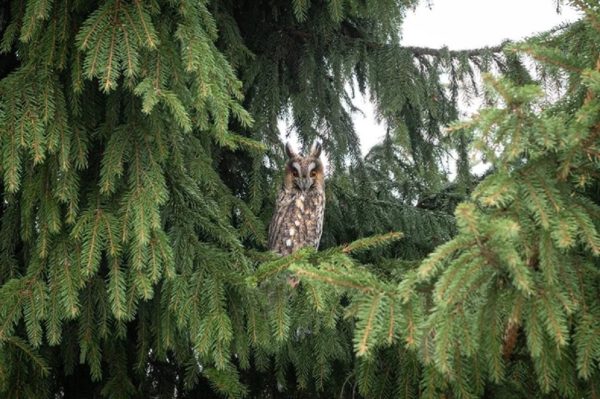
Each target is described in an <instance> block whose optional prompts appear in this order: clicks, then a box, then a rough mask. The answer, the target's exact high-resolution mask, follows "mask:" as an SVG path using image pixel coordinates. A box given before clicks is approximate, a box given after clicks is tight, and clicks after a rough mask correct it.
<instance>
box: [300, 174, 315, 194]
mask: <svg viewBox="0 0 600 399" xmlns="http://www.w3.org/2000/svg"><path fill="white" fill-rule="evenodd" d="M297 185H298V188H300V190H302V191H303V192H306V191H308V189H309V188H311V187H312V185H313V179H311V178H310V177H305V178H303V179H297Z"/></svg>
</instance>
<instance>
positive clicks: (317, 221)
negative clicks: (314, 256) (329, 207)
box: [305, 190, 325, 249]
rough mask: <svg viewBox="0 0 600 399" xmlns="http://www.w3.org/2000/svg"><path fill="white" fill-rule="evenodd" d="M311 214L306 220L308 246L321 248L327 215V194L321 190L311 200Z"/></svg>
mask: <svg viewBox="0 0 600 399" xmlns="http://www.w3.org/2000/svg"><path fill="white" fill-rule="evenodd" d="M310 201H311V205H310V208H309V214H308V215H307V218H306V220H305V223H308V226H307V229H306V230H307V231H306V233H307V237H306V238H307V244H308V245H312V246H314V247H315V248H316V249H318V248H319V243H320V241H321V235H322V234H323V217H324V215H325V193H324V192H323V191H321V190H318V191H316V192H315V194H314V196H313V197H312V198H311V199H310Z"/></svg>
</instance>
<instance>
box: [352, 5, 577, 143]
mask: <svg viewBox="0 0 600 399" xmlns="http://www.w3.org/2000/svg"><path fill="white" fill-rule="evenodd" d="M427 3H428V2H427V0H421V5H420V6H419V7H417V9H416V10H415V11H414V12H408V13H407V15H406V18H405V21H404V24H403V26H402V31H403V37H402V44H403V45H406V46H421V47H434V48H439V47H443V46H448V48H450V49H452V50H462V49H469V48H478V47H483V46H494V45H497V44H500V43H501V42H502V41H503V40H505V39H511V40H519V39H522V38H525V37H528V36H531V35H533V34H535V33H539V32H543V31H545V30H548V29H551V28H553V27H555V26H557V25H560V24H562V23H565V22H573V21H575V20H577V19H579V18H580V14H579V13H578V12H577V11H576V10H574V9H573V8H571V7H569V6H568V5H564V6H563V7H562V9H561V14H557V13H556V7H555V1H554V0H430V1H429V3H430V5H431V7H428V5H427ZM356 105H357V106H358V107H359V108H360V109H362V110H363V112H364V113H365V116H364V117H363V116H361V115H359V114H357V115H355V117H354V122H355V127H356V131H357V133H358V135H359V137H360V140H361V147H362V152H363V154H366V153H367V152H368V150H369V149H370V148H371V147H372V146H373V145H375V144H377V143H378V142H379V141H381V139H382V137H383V135H384V134H385V127H384V126H382V125H380V124H377V123H376V121H375V117H374V112H373V107H372V105H371V104H370V103H369V102H367V101H365V99H364V98H360V97H357V98H356Z"/></svg>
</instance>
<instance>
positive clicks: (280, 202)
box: [269, 190, 293, 250]
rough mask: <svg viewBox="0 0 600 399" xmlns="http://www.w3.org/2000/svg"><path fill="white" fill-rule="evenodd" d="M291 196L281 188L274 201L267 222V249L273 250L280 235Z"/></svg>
mask: <svg viewBox="0 0 600 399" xmlns="http://www.w3.org/2000/svg"><path fill="white" fill-rule="evenodd" d="M292 200H293V199H292V196H291V195H290V194H289V193H288V192H286V191H285V190H281V191H280V192H279V195H278V196H277V201H276V202H275V212H274V213H273V218H272V219H271V223H270V224H269V249H270V250H275V249H276V247H277V242H278V237H280V235H281V227H282V226H283V225H284V221H285V218H286V214H287V213H288V208H289V205H290V203H291V202H292Z"/></svg>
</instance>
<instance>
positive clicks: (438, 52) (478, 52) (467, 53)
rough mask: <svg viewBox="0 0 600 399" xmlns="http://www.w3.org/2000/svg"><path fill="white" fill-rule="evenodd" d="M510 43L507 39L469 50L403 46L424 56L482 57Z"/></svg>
mask: <svg viewBox="0 0 600 399" xmlns="http://www.w3.org/2000/svg"><path fill="white" fill-rule="evenodd" d="M509 43H510V42H509V41H505V42H502V43H501V44H499V45H497V46H492V47H489V46H487V47H481V48H475V49H469V50H448V48H447V47H443V48H440V49H435V48H429V47H414V46H408V47H402V48H404V49H406V50H408V51H409V52H411V53H413V55H414V56H415V57H422V56H426V55H430V56H433V57H443V56H445V55H449V56H450V57H452V58H459V57H467V58H471V57H480V56H482V55H484V54H488V53H500V52H502V51H503V50H504V48H505V47H506V45H507V44H509Z"/></svg>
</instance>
